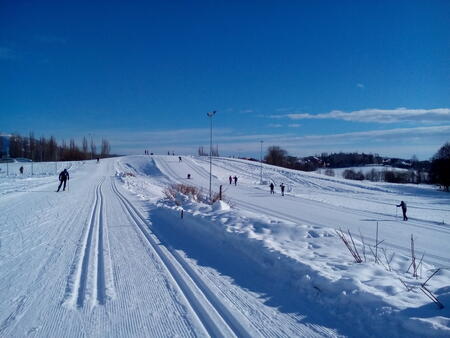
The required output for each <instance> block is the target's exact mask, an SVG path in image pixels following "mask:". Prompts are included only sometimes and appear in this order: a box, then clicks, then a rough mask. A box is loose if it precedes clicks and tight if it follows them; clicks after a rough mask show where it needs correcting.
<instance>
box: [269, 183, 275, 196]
mask: <svg viewBox="0 0 450 338" xmlns="http://www.w3.org/2000/svg"><path fill="white" fill-rule="evenodd" d="M274 188H275V186H274V185H273V183H270V193H271V194H275V191H274V190H273V189H274Z"/></svg>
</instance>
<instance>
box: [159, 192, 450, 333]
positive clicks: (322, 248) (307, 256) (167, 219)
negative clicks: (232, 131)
mask: <svg viewBox="0 0 450 338" xmlns="http://www.w3.org/2000/svg"><path fill="white" fill-rule="evenodd" d="M179 204H180V203H179V202H178V203H177V204H175V203H173V201H172V202H168V201H164V202H160V203H158V208H157V209H155V210H153V212H152V216H151V217H152V222H153V224H154V227H155V230H156V231H157V232H159V234H160V235H161V234H162V235H163V233H164V231H161V226H164V227H165V228H166V229H165V230H167V227H170V228H171V231H175V232H177V233H178V234H179V235H182V236H191V237H196V238H197V239H198V238H202V239H203V240H204V241H208V242H209V243H210V246H211V247H212V248H217V250H221V251H225V252H226V251H227V250H233V251H235V252H239V253H240V254H241V255H243V256H244V257H246V258H247V259H248V260H250V261H252V262H253V263H254V264H256V265H258V266H259V267H260V269H261V271H263V272H264V273H265V275H266V276H267V278H271V279H273V281H274V282H275V283H277V284H278V285H279V284H280V283H282V284H284V285H285V286H284V287H288V288H290V289H291V290H294V292H295V297H306V298H307V299H308V301H309V302H314V303H320V304H322V305H323V306H324V308H326V309H328V311H329V312H330V313H331V314H333V315H334V316H336V317H338V318H339V319H341V320H343V321H344V322H346V321H348V322H349V323H351V325H352V330H353V332H354V333H355V334H356V335H358V336H360V335H362V336H366V335H369V336H370V335H373V334H374V335H382V334H383V332H385V330H388V331H389V335H390V336H395V335H396V334H398V336H404V334H405V333H406V332H408V335H409V336H413V335H418V336H421V335H427V336H447V335H449V334H450V319H449V314H450V312H449V311H448V309H443V310H438V309H437V307H436V306H435V305H434V304H432V303H430V300H429V299H428V298H426V297H425V296H424V295H423V294H422V293H421V291H420V289H419V284H420V283H419V281H417V280H416V279H415V278H413V277H412V276H411V275H410V274H405V273H404V271H406V269H407V268H408V265H409V263H410V260H409V259H408V257H404V256H397V257H395V258H394V260H393V262H392V263H391V268H392V270H393V271H387V269H386V268H385V267H383V265H382V264H375V263H374V262H373V257H369V256H368V255H367V259H368V261H367V262H366V263H362V264H356V263H354V262H353V261H352V257H351V256H350V254H349V252H348V251H347V249H346V248H345V247H344V246H343V243H342V242H341V241H340V239H339V238H338V237H337V236H336V235H335V232H334V230H333V229H322V228H318V227H315V226H309V225H307V224H292V223H285V222H280V221H277V220H274V219H269V218H267V217H264V216H260V217H258V216H257V215H250V214H247V215H245V216H243V215H240V214H239V213H237V212H236V211H234V210H232V209H230V207H229V206H228V205H227V204H226V203H224V202H216V203H215V204H214V205H212V206H209V205H205V204H199V203H195V202H192V201H187V200H185V201H183V204H182V205H181V206H180V205H179ZM180 208H182V209H183V210H184V218H183V220H182V221H181V220H180ZM162 224H163V225H162ZM358 245H359V246H360V243H359V242H358ZM360 248H361V247H360ZM210 254H213V253H210ZM384 264H385V265H386V263H384ZM424 269H425V270H426V272H425V273H424V275H423V277H424V278H425V276H427V275H429V274H430V273H429V271H432V269H433V267H431V266H428V265H426V266H424ZM400 278H401V279H402V280H403V282H404V283H406V284H407V285H408V286H410V287H415V289H414V290H412V291H409V292H408V291H407V290H406V288H405V286H404V285H403V283H402V281H400ZM424 278H422V279H421V280H422V282H423V279H424ZM449 280H450V274H449V273H448V272H445V271H444V272H443V273H442V274H441V275H439V276H437V277H436V279H433V281H432V282H431V283H430V285H431V287H430V288H431V289H433V291H435V292H436V295H438V297H439V298H440V299H442V300H443V302H445V300H450V299H449V298H450V288H445V287H444V288H441V289H435V288H434V287H436V286H438V285H445V283H447V284H448V281H449ZM293 296H294V294H293ZM369 332H370V333H369Z"/></svg>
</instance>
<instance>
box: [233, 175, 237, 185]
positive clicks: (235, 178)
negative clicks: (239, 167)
mask: <svg viewBox="0 0 450 338" xmlns="http://www.w3.org/2000/svg"><path fill="white" fill-rule="evenodd" d="M233 179H234V185H237V176H236V175H235V176H234V177H233Z"/></svg>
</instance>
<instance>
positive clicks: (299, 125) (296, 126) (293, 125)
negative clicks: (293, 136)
mask: <svg viewBox="0 0 450 338" xmlns="http://www.w3.org/2000/svg"><path fill="white" fill-rule="evenodd" d="M301 126H302V125H301V124H299V123H290V124H288V127H289V128H299V127H301Z"/></svg>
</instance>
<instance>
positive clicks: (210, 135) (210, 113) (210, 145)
mask: <svg viewBox="0 0 450 338" xmlns="http://www.w3.org/2000/svg"><path fill="white" fill-rule="evenodd" d="M215 114H216V111H215V110H214V111H212V112H209V113H207V114H206V115H207V116H208V117H209V121H210V126H211V127H210V134H209V201H210V202H211V201H212V193H211V178H212V118H213V116H214V115H215Z"/></svg>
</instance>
